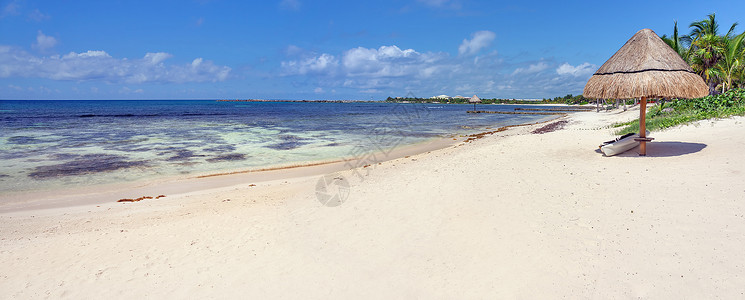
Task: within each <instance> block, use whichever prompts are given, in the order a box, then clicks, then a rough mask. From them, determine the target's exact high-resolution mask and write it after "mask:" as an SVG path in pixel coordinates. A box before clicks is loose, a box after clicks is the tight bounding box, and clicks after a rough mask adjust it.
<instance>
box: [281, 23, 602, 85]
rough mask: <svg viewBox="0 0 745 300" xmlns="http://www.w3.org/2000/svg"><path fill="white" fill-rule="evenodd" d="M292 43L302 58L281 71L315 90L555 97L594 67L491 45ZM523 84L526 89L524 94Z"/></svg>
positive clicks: (283, 65) (582, 81)
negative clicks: (450, 48)
mask: <svg viewBox="0 0 745 300" xmlns="http://www.w3.org/2000/svg"><path fill="white" fill-rule="evenodd" d="M476 36H477V35H476V34H474V37H476ZM472 40H473V39H472ZM475 40H477V41H478V40H479V39H475ZM476 44H479V45H483V43H478V42H477V43H476ZM476 48H480V47H479V46H476ZM292 49H293V55H294V56H296V55H301V57H303V58H301V59H294V60H287V61H282V62H281V76H282V77H289V78H293V77H297V78H300V77H302V78H304V79H305V80H303V82H300V83H298V84H301V85H303V84H307V85H308V86H309V87H308V88H309V89H313V88H315V89H314V91H319V90H323V89H319V88H318V87H319V86H320V87H324V88H326V90H330V89H336V88H341V89H343V88H346V89H351V90H352V91H354V93H388V96H403V95H405V94H407V93H409V92H414V93H415V94H419V96H422V97H429V96H432V95H435V94H479V95H482V96H485V97H523V96H525V97H538V98H540V97H555V96H558V95H564V94H566V93H567V92H569V93H572V92H579V91H581V89H582V87H583V86H584V84H585V83H586V82H587V79H588V78H589V76H590V75H591V74H592V72H593V71H594V70H595V69H596V68H597V66H595V65H593V64H590V63H582V64H579V65H577V66H572V65H570V64H568V63H559V62H556V61H555V60H554V59H553V58H549V59H541V60H540V61H523V62H519V61H518V62H514V61H510V63H506V62H505V61H504V59H502V58H501V57H500V56H499V55H498V54H497V53H496V51H493V52H490V53H487V54H483V55H476V54H474V55H470V56H462V55H458V56H452V55H449V54H447V53H434V52H419V51H416V50H414V49H401V48H399V47H398V46H396V45H385V46H380V47H379V48H377V49H375V48H365V47H356V48H351V49H348V50H344V51H342V53H340V54H331V53H322V54H312V53H311V54H307V55H306V56H302V54H298V53H297V52H298V51H302V49H299V48H297V47H294V46H292ZM288 56H289V55H288ZM305 75H313V76H312V77H307V76H305ZM308 79H310V82H308ZM526 90H528V91H530V94H529V95H526V94H527V93H525V92H524V91H526ZM430 94H432V95H430Z"/></svg>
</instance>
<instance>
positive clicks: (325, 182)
mask: <svg viewBox="0 0 745 300" xmlns="http://www.w3.org/2000/svg"><path fill="white" fill-rule="evenodd" d="M316 198H318V202H321V204H323V205H324V206H328V207H335V206H339V205H342V203H344V201H347V198H349V181H347V179H346V178H344V176H342V175H339V174H328V175H324V176H321V178H319V179H318V182H317V183H316Z"/></svg>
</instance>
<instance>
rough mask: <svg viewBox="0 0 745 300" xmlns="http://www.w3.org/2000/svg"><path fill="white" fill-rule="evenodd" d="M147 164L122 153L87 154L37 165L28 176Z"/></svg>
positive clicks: (44, 177)
mask: <svg viewBox="0 0 745 300" xmlns="http://www.w3.org/2000/svg"><path fill="white" fill-rule="evenodd" d="M147 165H148V164H147V162H146V161H127V160H125V159H124V156H121V155H111V154H86V155H81V156H80V157H78V158H76V159H75V160H72V161H69V162H65V163H61V164H56V165H50V166H39V167H36V168H35V169H34V171H33V172H31V173H29V174H28V177H31V178H34V179H46V178H52V177H61V176H74V175H84V174H93V173H101V172H109V171H115V170H119V169H127V168H133V167H142V166H147Z"/></svg>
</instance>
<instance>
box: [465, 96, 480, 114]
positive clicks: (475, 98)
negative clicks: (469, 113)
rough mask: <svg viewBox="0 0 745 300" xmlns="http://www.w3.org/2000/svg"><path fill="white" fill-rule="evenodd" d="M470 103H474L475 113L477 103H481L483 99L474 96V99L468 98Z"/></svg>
mask: <svg viewBox="0 0 745 300" xmlns="http://www.w3.org/2000/svg"><path fill="white" fill-rule="evenodd" d="M468 102H471V103H473V111H476V103H481V99H480V98H479V96H476V95H473V97H471V98H468Z"/></svg>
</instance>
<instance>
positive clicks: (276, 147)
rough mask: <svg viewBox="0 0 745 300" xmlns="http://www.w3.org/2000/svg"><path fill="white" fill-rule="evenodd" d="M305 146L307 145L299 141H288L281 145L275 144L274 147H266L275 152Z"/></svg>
mask: <svg viewBox="0 0 745 300" xmlns="http://www.w3.org/2000/svg"><path fill="white" fill-rule="evenodd" d="M305 144H307V143H303V142H297V141H288V142H281V143H277V144H273V145H269V146H265V147H267V148H271V149H274V150H292V149H295V148H298V147H300V146H302V145H305Z"/></svg>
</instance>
